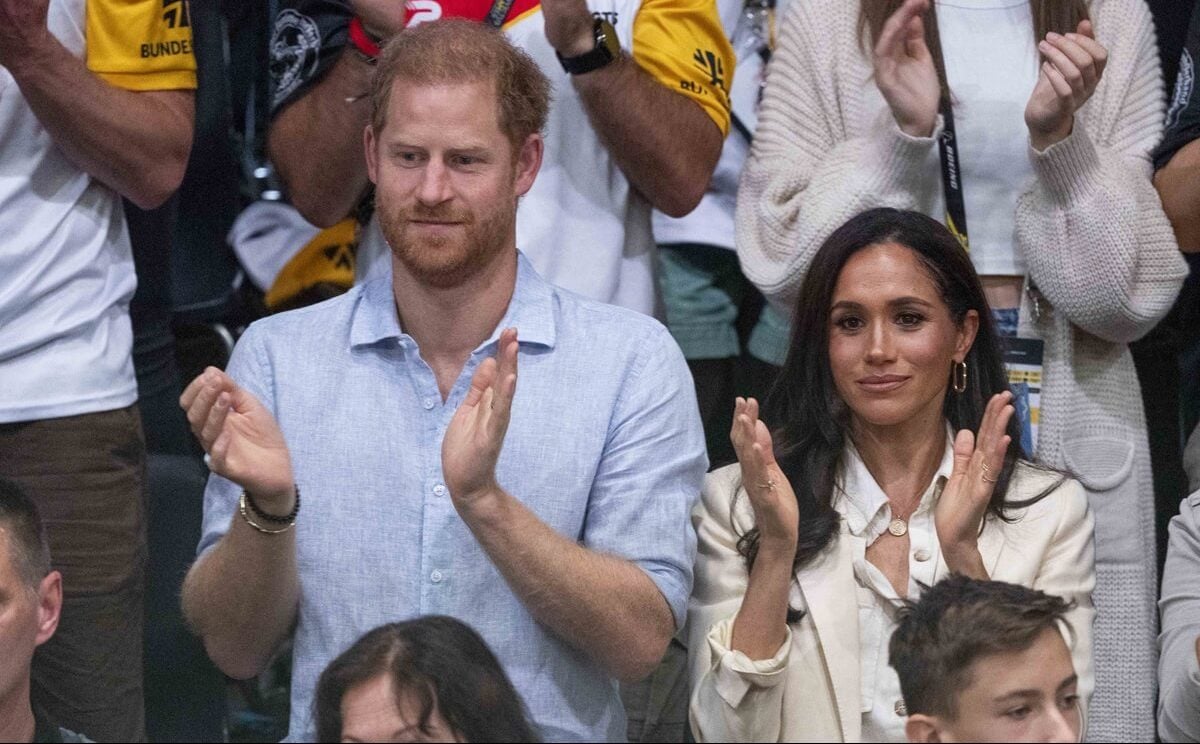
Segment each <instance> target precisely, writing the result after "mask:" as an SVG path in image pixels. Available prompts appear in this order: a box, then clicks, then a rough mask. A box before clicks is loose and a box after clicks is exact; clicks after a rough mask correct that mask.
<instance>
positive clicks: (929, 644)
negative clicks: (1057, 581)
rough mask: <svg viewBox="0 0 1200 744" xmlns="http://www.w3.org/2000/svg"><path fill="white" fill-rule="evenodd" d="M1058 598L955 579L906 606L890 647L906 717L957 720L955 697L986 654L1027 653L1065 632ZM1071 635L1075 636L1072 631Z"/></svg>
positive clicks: (1064, 607) (1064, 608)
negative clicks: (1048, 635) (1046, 635)
mask: <svg viewBox="0 0 1200 744" xmlns="http://www.w3.org/2000/svg"><path fill="white" fill-rule="evenodd" d="M1074 607H1075V603H1074V602H1068V601H1067V600H1065V599H1063V598H1062V597H1056V596H1053V595H1050V594H1046V593H1044V592H1040V591H1038V590H1037V589H1031V588H1029V587H1025V586H1019V585H1017V584H1008V583H1005V582H1003V581H979V580H976V579H971V578H967V577H966V576H960V575H958V574H953V575H951V576H949V577H947V578H945V579H942V580H941V581H939V582H938V583H936V584H934V585H933V586H932V587H926V588H925V590H924V592H923V593H922V595H921V597H920V598H919V599H918V600H917V601H916V602H913V601H906V602H905V604H904V607H902V608H901V609H900V612H899V613H898V614H897V617H896V622H897V624H896V630H895V632H894V633H892V638H891V640H890V641H889V642H888V663H889V664H891V665H892V667H893V668H894V669H895V670H896V674H897V676H898V677H899V678H900V691H901V693H902V694H903V695H904V703H905V706H906V707H907V708H908V714H909V715H912V714H913V713H924V714H926V715H935V716H944V717H946V718H949V719H951V720H953V719H955V718H957V717H958V713H959V711H958V695H959V693H960V692H962V691H963V690H964V689H966V688H967V687H969V686H970V685H971V684H973V680H972V679H971V665H972V664H974V663H975V662H976V661H977V660H978V659H980V658H981V657H984V656H990V655H992V654H1000V653H1013V652H1020V651H1024V650H1026V649H1028V648H1029V647H1030V646H1032V645H1033V643H1034V642H1035V641H1036V640H1037V639H1038V637H1039V636H1040V635H1041V634H1042V633H1043V632H1044V631H1046V630H1050V629H1057V628H1058V627H1059V624H1060V623H1061V624H1063V625H1065V626H1066V627H1067V628H1071V624H1070V622H1069V621H1068V620H1067V617H1066V616H1067V613H1068V612H1070V611H1071V610H1072V609H1073V608H1074ZM1072 632H1073V631H1072Z"/></svg>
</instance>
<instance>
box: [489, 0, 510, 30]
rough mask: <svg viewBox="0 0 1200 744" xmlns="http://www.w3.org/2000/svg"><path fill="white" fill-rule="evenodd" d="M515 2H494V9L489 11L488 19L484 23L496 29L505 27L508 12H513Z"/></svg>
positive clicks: (501, 0)
mask: <svg viewBox="0 0 1200 744" xmlns="http://www.w3.org/2000/svg"><path fill="white" fill-rule="evenodd" d="M513 2H515V0H494V1H493V2H492V9H491V10H489V11H488V14H487V17H486V18H484V19H483V20H484V22H485V23H487V24H488V25H489V26H494V27H495V28H500V27H501V26H503V25H504V19H505V18H508V11H510V10H512V6H513Z"/></svg>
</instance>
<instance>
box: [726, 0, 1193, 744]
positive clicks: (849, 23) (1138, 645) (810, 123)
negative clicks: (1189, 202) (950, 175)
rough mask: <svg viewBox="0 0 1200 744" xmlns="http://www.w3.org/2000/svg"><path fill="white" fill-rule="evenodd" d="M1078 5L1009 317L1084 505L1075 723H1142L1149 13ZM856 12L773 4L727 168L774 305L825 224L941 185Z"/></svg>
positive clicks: (786, 295)
mask: <svg viewBox="0 0 1200 744" xmlns="http://www.w3.org/2000/svg"><path fill="white" fill-rule="evenodd" d="M1089 8H1090V13H1091V17H1092V19H1093V21H1094V24H1095V27H1096V30H1097V34H1098V38H1099V41H1100V42H1101V43H1102V44H1103V45H1104V46H1105V47H1106V48H1107V49H1108V51H1109V62H1108V66H1107V68H1106V69H1105V71H1104V75H1103V78H1102V80H1101V82H1100V84H1099V87H1098V88H1097V90H1096V92H1095V94H1094V95H1093V96H1092V98H1091V100H1090V101H1089V102H1088V103H1087V104H1086V105H1085V106H1084V108H1083V109H1082V110H1081V111H1080V112H1079V113H1078V114H1077V116H1076V121H1075V128H1074V131H1073V132H1072V134H1071V136H1069V137H1068V138H1067V139H1066V140H1064V141H1062V142H1060V143H1058V144H1056V145H1054V146H1052V147H1050V148H1047V149H1046V150H1045V151H1044V152H1041V153H1039V152H1036V151H1034V150H1033V149H1032V148H1031V149H1030V150H1029V157H1030V159H1031V160H1032V163H1033V170H1034V173H1035V178H1034V180H1033V181H1032V182H1031V183H1030V184H1029V185H1028V188H1027V189H1026V190H1025V191H1024V193H1022V194H1021V196H1020V198H1019V199H1018V201H1017V206H1016V213H1015V215H1014V217H1013V219H1014V222H1015V226H1016V231H1015V234H1016V240H1017V241H1018V242H1019V244H1020V246H1021V248H1022V249H1023V252H1024V254H1025V258H1026V262H1027V265H1028V271H1029V276H1028V279H1029V281H1030V282H1032V283H1033V284H1034V285H1036V287H1037V289H1038V290H1039V292H1040V294H1041V295H1042V299H1041V301H1040V302H1039V303H1038V304H1039V305H1040V320H1035V319H1034V316H1033V313H1032V312H1031V311H1032V309H1033V308H1032V306H1031V301H1030V299H1029V297H1028V295H1026V298H1025V302H1024V307H1023V308H1022V312H1021V315H1022V319H1023V320H1022V323H1023V334H1024V333H1034V334H1037V335H1038V336H1040V337H1041V338H1042V339H1044V340H1045V343H1046V347H1045V378H1044V385H1043V389H1042V399H1041V405H1042V409H1041V428H1040V432H1039V440H1038V446H1037V453H1036V454H1037V457H1038V458H1039V459H1040V460H1041V461H1042V462H1045V463H1047V464H1049V465H1051V466H1053V467H1057V468H1061V469H1063V470H1066V471H1068V472H1070V473H1071V474H1073V475H1074V476H1075V477H1077V478H1078V479H1079V480H1080V481H1081V482H1082V483H1083V485H1084V487H1085V488H1086V490H1087V492H1088V496H1089V500H1090V502H1091V506H1092V509H1093V510H1094V513H1095V515H1096V563H1097V565H1096V574H1097V588H1096V593H1095V604H1096V608H1097V619H1096V625H1095V660H1096V694H1095V697H1094V698H1093V704H1092V707H1091V711H1092V714H1091V716H1090V719H1091V720H1090V721H1089V732H1090V734H1089V735H1090V737H1092V738H1097V739H1101V740H1109V741H1152V740H1153V737H1154V696H1155V684H1156V683H1155V679H1156V677H1155V632H1156V631H1155V628H1156V624H1157V623H1156V620H1157V615H1156V612H1155V602H1154V600H1155V593H1156V585H1157V582H1156V577H1155V548H1154V496H1153V491H1152V483H1151V474H1150V457H1149V450H1148V445H1147V440H1146V423H1145V416H1144V412H1143V408H1142V401H1141V393H1140V389H1139V387H1138V380H1137V375H1136V374H1135V372H1134V367H1133V360H1132V358H1131V357H1130V354H1129V350H1128V348H1127V346H1126V344H1128V343H1129V342H1130V341H1133V340H1135V339H1137V338H1138V337H1140V336H1142V335H1143V334H1145V333H1146V332H1147V331H1149V330H1150V329H1151V328H1153V327H1154V325H1155V324H1156V323H1157V322H1158V320H1159V319H1160V318H1162V316H1163V315H1164V314H1166V312H1167V311H1168V310H1169V309H1170V307H1171V304H1172V303H1173V301H1174V300H1175V297H1176V295H1177V294H1178V291H1179V287H1180V284H1181V282H1182V281H1183V278H1184V276H1185V273H1186V264H1185V262H1184V261H1183V259H1182V258H1181V257H1180V255H1179V252H1178V249H1177V247H1176V244H1175V239H1174V235H1173V233H1172V230H1171V226H1170V223H1169V222H1168V221H1167V218H1166V216H1165V215H1164V214H1163V211H1162V206H1161V204H1160V202H1159V199H1158V195H1157V194H1156V192H1155V191H1154V188H1153V185H1152V183H1151V164H1150V159H1149V153H1150V150H1151V148H1153V147H1154V145H1155V144H1156V143H1157V142H1158V139H1159V137H1160V135H1161V133H1162V123H1163V115H1164V98H1163V90H1162V80H1161V72H1160V70H1159V63H1158V50H1157V46H1156V43H1155V36H1154V29H1153V25H1152V22H1151V17H1150V13H1149V11H1148V9H1147V8H1146V6H1145V4H1144V2H1143V0H1094V1H1093V2H1090V3H1089ZM858 12H859V3H858V2H857V1H856V0H795V2H794V3H793V4H792V6H791V7H790V8H789V12H788V15H787V18H786V20H785V22H784V27H783V29H782V32H781V36H780V41H779V45H778V49H777V50H776V54H775V56H774V59H773V60H772V63H771V66H770V69H769V71H768V75H767V86H766V91H765V94H764V100H763V105H762V111H761V114H760V119H759V126H758V129H757V132H756V134H755V138H754V147H753V151H752V153H751V156H750V159H749V160H748V161H747V164H746V168H745V171H744V172H743V177H742V182H741V187H740V191H739V194H738V207H737V249H738V256H739V258H740V260H741V265H742V270H743V271H744V272H745V274H746V276H747V277H749V278H750V280H751V281H753V282H754V283H755V284H756V285H757V286H758V287H759V288H760V289H761V290H762V291H763V293H764V294H765V295H766V296H767V297H768V298H769V299H770V300H771V301H772V302H773V303H775V304H776V305H778V306H780V307H783V308H785V309H787V310H789V311H790V309H791V305H792V303H793V302H794V300H795V297H796V294H797V292H798V290H799V287H800V284H801V282H802V280H803V279H804V274H805V271H806V269H807V267H808V264H809V262H810V261H811V260H812V258H813V255H814V254H815V253H816V252H817V249H818V248H819V247H820V246H821V243H822V242H823V241H824V240H825V238H826V237H828V236H829V234H830V233H832V232H833V230H834V229H836V228H837V227H838V226H840V225H841V224H842V223H844V222H846V220H848V219H849V218H850V217H852V216H853V215H855V214H857V213H859V212H861V211H863V210H866V209H870V208H872V207H879V206H890V207H897V208H907V209H913V208H916V205H917V203H918V200H917V198H916V197H915V196H914V194H918V193H921V192H922V191H927V190H928V189H930V188H940V181H939V180H938V179H939V173H938V171H937V170H936V166H934V168H933V169H931V168H930V167H929V165H928V164H929V162H930V152H931V151H932V150H933V149H934V148H935V147H936V144H935V143H936V136H937V135H938V133H939V132H935V133H934V136H933V137H929V138H913V137H909V136H907V135H905V134H903V133H902V132H901V131H900V130H899V128H898V127H897V126H896V125H895V122H894V120H893V119H892V117H891V113H890V112H889V111H888V109H887V106H886V104H885V103H884V101H883V98H882V96H881V95H880V94H879V92H878V90H877V88H876V86H875V84H874V81H873V80H872V78H871V75H872V70H871V64H870V60H869V59H868V58H867V57H866V56H865V55H864V54H863V52H862V50H861V48H860V46H859V42H858V38H857V36H856V34H857V25H856V24H857V18H858ZM981 43H984V42H983V41H982V39H981ZM1014 136H1023V137H1027V136H1028V134H1027V133H1025V132H1021V133H1020V134H1018V133H1015V132H1014ZM933 162H935V163H936V161H933ZM968 186H969V185H968ZM935 216H937V217H941V215H935Z"/></svg>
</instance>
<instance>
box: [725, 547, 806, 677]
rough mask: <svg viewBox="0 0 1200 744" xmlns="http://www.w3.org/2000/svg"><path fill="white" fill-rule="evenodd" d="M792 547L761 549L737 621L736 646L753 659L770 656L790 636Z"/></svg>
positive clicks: (734, 628)
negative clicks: (786, 548)
mask: <svg viewBox="0 0 1200 744" xmlns="http://www.w3.org/2000/svg"><path fill="white" fill-rule="evenodd" d="M795 553H796V551H795V548H792V550H791V551H787V550H773V549H770V548H767V547H763V548H762V549H761V550H759V553H758V558H757V559H756V560H755V561H754V568H753V569H752V570H751V571H750V582H749V585H748V586H747V588H746V596H745V598H744V599H743V600H742V607H741V610H739V611H738V616H737V620H735V621H734V623H733V650H734V651H741V652H742V653H744V654H745V655H746V656H748V657H750V658H751V659H769V658H771V657H772V656H774V655H775V654H776V652H778V651H779V647H780V646H781V645H782V644H783V641H784V639H785V638H787V613H788V594H789V592H790V591H791V582H792V560H793V558H794V556H795Z"/></svg>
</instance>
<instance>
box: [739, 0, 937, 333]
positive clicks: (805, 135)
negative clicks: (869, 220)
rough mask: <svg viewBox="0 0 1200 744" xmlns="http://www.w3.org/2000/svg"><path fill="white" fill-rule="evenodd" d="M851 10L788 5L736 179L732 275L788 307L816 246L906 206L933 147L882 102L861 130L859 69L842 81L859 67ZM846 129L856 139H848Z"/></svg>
mask: <svg viewBox="0 0 1200 744" xmlns="http://www.w3.org/2000/svg"><path fill="white" fill-rule="evenodd" d="M857 7H858V6H857V3H846V2H845V0H826V1H821V0H818V1H816V2H794V3H793V4H792V6H791V7H790V8H789V10H788V13H787V17H786V19H785V21H784V24H783V29H782V32H781V35H780V39H779V44H778V47H777V49H776V52H775V56H774V57H773V58H772V60H771V64H770V66H769V69H768V72H767V82H766V90H765V92H764V96H763V103H762V109H761V113H760V116H759V123H758V128H757V130H756V132H755V137H754V145H753V148H752V150H751V153H750V157H749V158H748V160H747V162H746V166H745V169H744V170H743V173H742V180H741V184H740V187H739V192H738V199H737V213H736V219H737V247H738V258H739V259H740V261H741V265H742V270H743V272H744V273H745V274H746V276H747V277H748V278H749V279H750V280H751V281H752V282H754V283H755V284H756V285H757V286H758V287H759V289H761V290H762V292H763V294H765V295H766V296H767V297H768V299H770V300H772V301H773V302H774V303H776V304H778V305H782V306H783V307H785V308H786V309H787V310H789V311H790V310H791V304H792V302H793V301H794V299H795V296H796V294H797V292H798V291H799V288H800V284H801V282H802V281H803V278H804V274H805V272H806V271H807V270H808V265H809V263H810V262H811V261H812V258H813V256H814V255H815V254H816V252H817V249H818V248H820V246H821V244H822V242H824V240H825V239H826V238H827V237H828V236H829V235H830V234H831V233H832V232H833V231H834V230H835V229H837V228H838V227H839V226H840V225H841V224H842V223H844V222H846V221H847V220H848V219H849V218H850V217H852V216H854V215H855V214H858V213H859V212H862V211H864V210H866V209H870V208H872V207H881V206H889V207H898V208H908V209H912V208H914V207H915V206H916V199H915V197H914V194H917V193H920V191H921V188H920V186H921V184H922V183H923V182H924V181H925V180H927V179H928V174H927V173H923V172H922V170H923V169H922V164H923V163H924V162H925V161H926V159H927V158H928V155H929V153H930V151H931V149H932V148H933V147H934V146H935V144H936V141H937V140H936V137H937V134H938V132H937V131H936V130H935V132H934V133H933V136H931V137H923V138H915V137H910V136H908V135H906V134H904V133H903V132H901V131H900V129H899V127H898V126H897V125H896V123H895V120H894V119H893V118H892V115H891V112H890V111H889V110H888V108H887V107H886V106H885V107H883V110H882V111H881V112H879V115H878V116H876V117H875V118H874V119H873V120H872V122H871V125H870V126H869V127H867V128H866V129H865V130H864V129H863V127H862V126H861V123H862V117H864V116H866V115H868V114H867V113H865V112H864V105H863V101H862V95H861V93H860V92H859V90H860V89H861V86H871V85H873V83H872V81H871V80H870V79H869V69H868V70H867V71H866V73H865V74H864V75H863V79H862V80H861V81H857V82H855V83H853V84H846V83H845V82H844V81H845V80H847V78H848V77H850V76H854V75H855V70H856V69H858V68H861V57H860V56H859V51H858V48H857V46H856V44H857V42H856V38H857V37H856V31H855V18H856V15H855V14H856V11H857ZM848 59H853V60H855V62H856V63H857V64H847V60H848ZM839 68H840V69H839ZM839 82H841V84H839ZM847 89H850V90H852V91H853V92H852V93H850V94H849V95H847V94H846V93H845V92H844V91H846V90H847ZM851 125H858V126H857V129H858V130H859V132H860V133H859V134H857V135H852V134H851V131H850V129H851Z"/></svg>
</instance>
